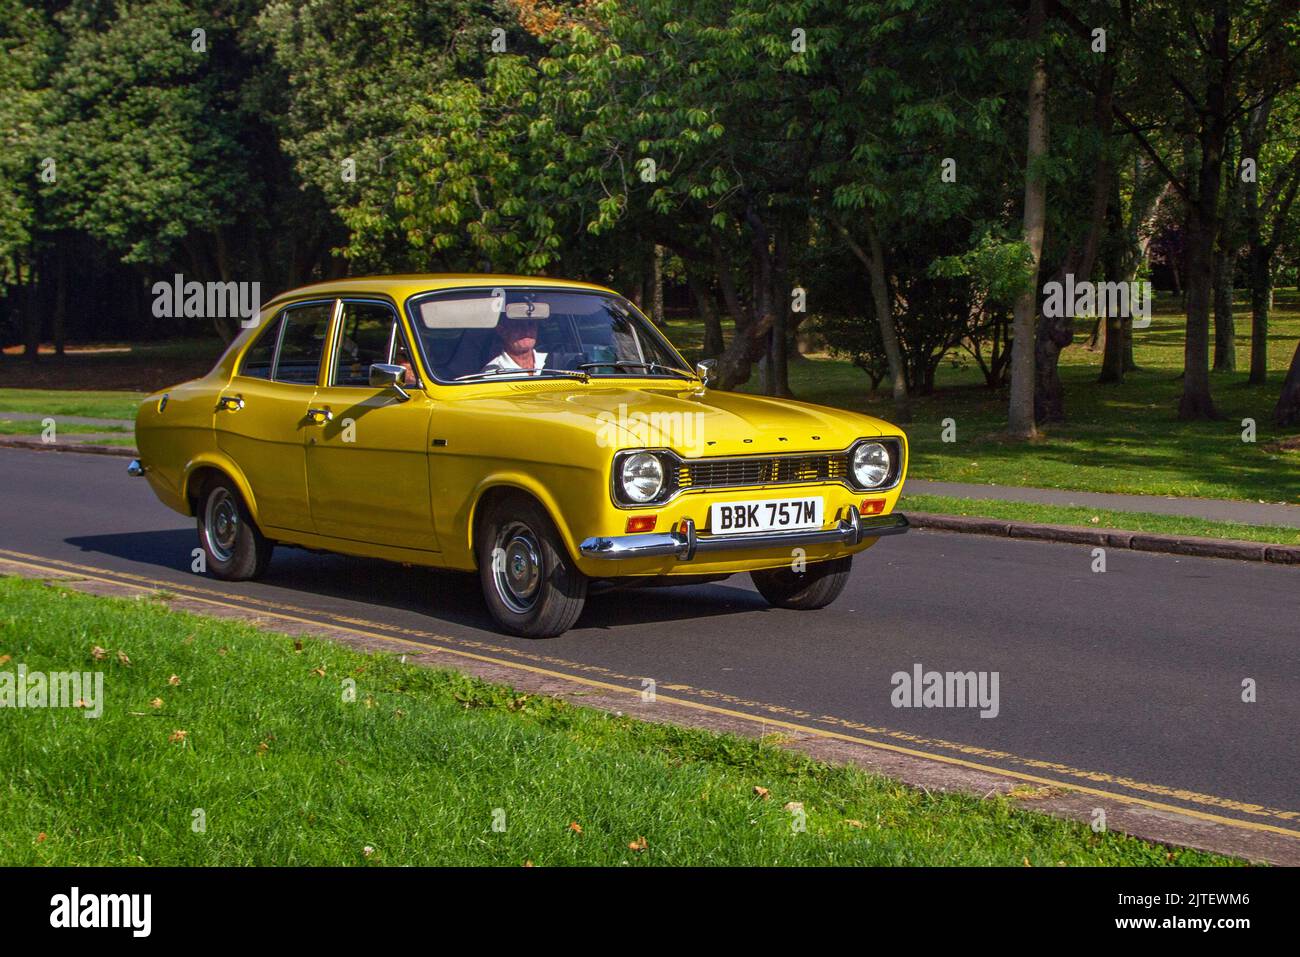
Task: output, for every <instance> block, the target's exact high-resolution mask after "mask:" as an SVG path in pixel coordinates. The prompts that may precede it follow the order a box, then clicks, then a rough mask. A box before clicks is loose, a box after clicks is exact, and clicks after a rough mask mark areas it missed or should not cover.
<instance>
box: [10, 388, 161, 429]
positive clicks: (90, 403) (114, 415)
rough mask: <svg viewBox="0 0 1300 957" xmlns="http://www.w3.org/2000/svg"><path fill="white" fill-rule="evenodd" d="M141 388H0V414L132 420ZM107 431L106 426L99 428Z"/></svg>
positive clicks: (141, 395)
mask: <svg viewBox="0 0 1300 957" xmlns="http://www.w3.org/2000/svg"><path fill="white" fill-rule="evenodd" d="M144 397H145V393H143V392H117V391H98V392H70V391H64V390H62V389H0V416H2V415H3V413H5V412H35V413H36V414H38V415H52V416H55V417H58V416H60V415H80V416H86V417H87V418H95V419H130V420H132V421H134V420H135V413H136V412H137V411H138V410H139V408H140V402H141V400H143V399H144ZM98 431H106V430H102V429H101V430H98Z"/></svg>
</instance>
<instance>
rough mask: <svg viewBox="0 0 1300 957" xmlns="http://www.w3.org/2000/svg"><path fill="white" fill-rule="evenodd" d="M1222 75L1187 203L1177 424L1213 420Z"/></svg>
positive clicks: (1217, 21) (1210, 102)
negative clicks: (1213, 312) (1184, 333)
mask: <svg viewBox="0 0 1300 957" xmlns="http://www.w3.org/2000/svg"><path fill="white" fill-rule="evenodd" d="M1228 26H1229V24H1228V10H1227V5H1226V3H1222V2H1220V3H1219V4H1218V6H1217V9H1216V10H1215V11H1214V26H1213V28H1212V29H1211V31H1210V39H1209V47H1210V50H1209V52H1210V58H1211V59H1212V60H1213V61H1215V62H1217V63H1220V64H1224V67H1225V71H1226V65H1227V63H1228V57H1229V53H1228ZM1225 87H1226V84H1225V80H1224V75H1223V72H1222V71H1221V72H1215V73H1214V74H1212V76H1211V79H1210V81H1209V83H1208V84H1207V85H1206V95H1205V104H1206V116H1205V120H1204V123H1203V125H1202V128H1201V131H1200V134H1199V137H1198V139H1199V140H1200V144H1201V167H1200V172H1199V174H1198V177H1197V179H1198V182H1197V190H1196V195H1195V196H1194V197H1193V199H1192V201H1191V202H1190V203H1189V204H1188V217H1187V220H1188V229H1187V338H1186V341H1185V342H1184V344H1183V395H1182V399H1181V400H1180V401H1179V403H1178V417H1179V418H1180V419H1184V420H1189V419H1216V418H1218V411H1217V410H1216V409H1215V408H1214V400H1213V399H1212V398H1211V397H1210V306H1211V303H1210V300H1211V294H1212V289H1213V279H1214V275H1213V269H1214V241H1215V237H1216V236H1217V235H1218V225H1219V222H1218V211H1219V191H1220V186H1221V184H1222V182H1223V145H1224V141H1225V138H1226V136H1227V90H1226V88H1225Z"/></svg>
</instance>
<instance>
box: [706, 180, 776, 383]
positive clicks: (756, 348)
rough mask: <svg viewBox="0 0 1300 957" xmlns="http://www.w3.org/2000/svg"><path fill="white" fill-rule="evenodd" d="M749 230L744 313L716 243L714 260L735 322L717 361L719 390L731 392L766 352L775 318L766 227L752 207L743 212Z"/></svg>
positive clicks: (729, 265)
mask: <svg viewBox="0 0 1300 957" xmlns="http://www.w3.org/2000/svg"><path fill="white" fill-rule="evenodd" d="M745 218H746V220H747V221H748V223H749V227H750V262H751V268H752V270H753V274H754V276H755V281H754V283H753V289H754V302H753V304H752V307H751V308H749V309H744V308H743V307H742V306H741V305H740V300H739V297H738V296H737V294H736V288H735V284H734V283H733V282H732V279H731V264H730V263H729V262H728V261H727V260H726V259H725V258H723V257H722V250H721V245H720V244H719V243H717V242H716V239H715V249H714V257H715V261H717V263H718V281H719V282H720V283H721V284H722V295H723V298H724V299H725V300H726V302H727V306H728V309H730V310H731V313H732V316H733V317H735V319H736V334H735V335H733V336H732V337H731V342H729V343H728V344H727V348H726V349H724V350H723V352H722V355H720V356H719V357H718V387H719V388H721V389H734V388H736V387H737V386H739V385H742V384H743V383H745V382H746V381H747V380H748V379H749V376H750V372H751V371H752V370H753V368H754V363H756V362H758V361H759V359H761V358H762V357H763V355H764V354H765V353H766V352H767V334H768V332H769V331H770V330H771V328H772V324H773V322H774V321H775V319H776V317H775V315H774V314H773V311H772V303H771V290H772V254H771V250H770V248H769V239H770V237H769V235H768V231H767V227H766V226H765V225H764V224H763V221H762V219H761V217H759V215H758V213H757V212H756V211H755V209H754V207H753V205H752V204H751V205H750V207H749V208H748V209H747V210H746V214H745Z"/></svg>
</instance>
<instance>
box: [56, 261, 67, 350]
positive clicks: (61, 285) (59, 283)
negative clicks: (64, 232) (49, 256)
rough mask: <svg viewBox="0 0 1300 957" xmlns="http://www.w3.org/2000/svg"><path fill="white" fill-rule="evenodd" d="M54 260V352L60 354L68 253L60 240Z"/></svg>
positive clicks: (64, 337) (64, 333)
mask: <svg viewBox="0 0 1300 957" xmlns="http://www.w3.org/2000/svg"><path fill="white" fill-rule="evenodd" d="M67 241H68V240H67V239H66V237H65V239H64V242H67ZM54 261H55V263H56V265H55V275H54V330H53V331H54V354H55V355H57V356H61V355H63V346H64V344H65V341H66V340H67V325H68V323H67V320H68V254H67V250H66V249H65V248H64V244H63V243H62V242H61V243H59V244H58V245H57V246H56V247H55V250H54Z"/></svg>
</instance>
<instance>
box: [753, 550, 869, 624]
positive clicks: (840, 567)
mask: <svg viewBox="0 0 1300 957" xmlns="http://www.w3.org/2000/svg"><path fill="white" fill-rule="evenodd" d="M852 567H853V556H852V555H845V556H844V557H843V558H836V559H832V560H831V561H829V562H815V563H813V564H811V565H807V566H805V568H804V570H803V571H801V572H796V571H794V570H793V569H792V568H790V567H789V566H782V567H781V568H769V569H765V570H763V571H758V572H750V573H749V577H750V578H751V579H752V580H753V582H754V587H755V588H757V589H758V592H759V594H760V595H762V596H763V597H764V598H766V599H767V601H768V604H770V605H774V606H775V607H777V608H794V609H798V610H801V611H811V610H813V609H815V608H825V607H826V606H827V605H829V604H830V603H831V602H833V601H834V600H835V599H836V598H839V597H840V592H842V591H844V586H845V585H847V584H848V582H849V571H850V570H851V569H852Z"/></svg>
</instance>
